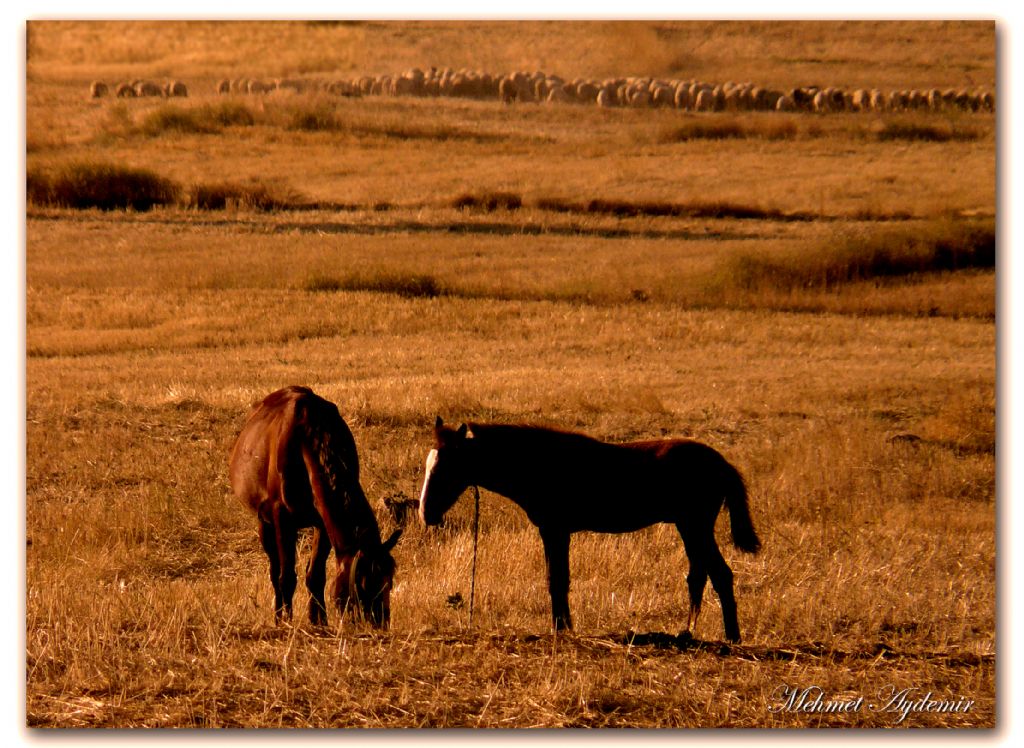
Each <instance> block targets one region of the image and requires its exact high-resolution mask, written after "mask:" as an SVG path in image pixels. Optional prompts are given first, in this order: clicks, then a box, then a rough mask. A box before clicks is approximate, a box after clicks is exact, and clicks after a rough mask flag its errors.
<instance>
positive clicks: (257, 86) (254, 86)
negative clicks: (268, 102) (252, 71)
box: [247, 79, 274, 94]
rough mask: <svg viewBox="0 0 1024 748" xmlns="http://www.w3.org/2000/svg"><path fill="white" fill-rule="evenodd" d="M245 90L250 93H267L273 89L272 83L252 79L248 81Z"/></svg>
mask: <svg viewBox="0 0 1024 748" xmlns="http://www.w3.org/2000/svg"><path fill="white" fill-rule="evenodd" d="M247 90H248V92H249V93H251V94H268V93H270V92H271V91H273V90H274V84H273V83H266V82H264V81H261V80H256V79H253V80H250V81H249V82H248V89H247Z"/></svg>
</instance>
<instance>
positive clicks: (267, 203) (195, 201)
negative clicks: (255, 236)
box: [186, 180, 309, 211]
mask: <svg viewBox="0 0 1024 748" xmlns="http://www.w3.org/2000/svg"><path fill="white" fill-rule="evenodd" d="M186 204H187V205H188V207H190V208H197V209H199V210H224V209H225V208H248V209H250V210H263V211H272V210H289V209H297V208H305V207H309V202H308V201H307V200H306V198H305V197H304V196H303V195H301V194H300V193H299V192H296V191H295V190H293V189H291V188H290V187H288V186H287V185H283V184H268V183H266V182H262V181H259V180H252V181H249V182H246V183H244V184H240V183H237V182H215V183H210V184H199V185H196V186H195V187H193V188H192V189H191V190H190V191H189V195H188V200H187V203H186Z"/></svg>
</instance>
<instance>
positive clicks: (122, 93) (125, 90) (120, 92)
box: [115, 83, 135, 99]
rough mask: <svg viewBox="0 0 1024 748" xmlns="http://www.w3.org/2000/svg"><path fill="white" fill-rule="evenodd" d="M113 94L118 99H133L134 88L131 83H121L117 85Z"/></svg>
mask: <svg viewBox="0 0 1024 748" xmlns="http://www.w3.org/2000/svg"><path fill="white" fill-rule="evenodd" d="M115 94H116V95H117V97H118V98H119V99H134V98H135V88H134V87H133V86H132V84H131V83H122V84H121V85H119V86H118V87H117V89H116V91H115Z"/></svg>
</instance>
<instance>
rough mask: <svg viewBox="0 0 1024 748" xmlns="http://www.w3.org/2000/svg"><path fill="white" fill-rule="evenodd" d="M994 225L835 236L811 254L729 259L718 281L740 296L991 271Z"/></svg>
mask: <svg viewBox="0 0 1024 748" xmlns="http://www.w3.org/2000/svg"><path fill="white" fill-rule="evenodd" d="M995 259H996V251H995V224H994V222H993V221H982V222H967V221H952V220H946V221H936V222H935V223H933V224H930V225H928V226H924V227H922V226H920V225H917V226H913V225H911V226H906V227H900V228H898V229H887V230H883V231H879V232H876V233H873V234H869V235H867V236H859V237H849V236H845V237H843V236H840V237H838V238H837V239H836V240H835V242H834V243H832V242H830V243H827V244H823V245H820V246H817V247H815V248H813V249H812V250H810V251H800V252H787V253H773V254H771V255H765V254H740V255H734V256H732V257H731V258H729V259H728V260H726V261H725V263H724V265H723V267H722V268H721V276H720V281H721V283H722V284H723V285H725V286H727V287H738V288H741V289H744V290H756V289H763V288H773V289H776V290H782V291H794V290H799V289H815V290H826V291H827V290H830V289H834V288H837V287H839V286H842V285H846V284H849V283H856V282H860V281H869V280H884V279H888V278H897V277H906V276H912V275H918V274H924V273H935V272H943V271H954V270H964V269H971V268H993V267H995Z"/></svg>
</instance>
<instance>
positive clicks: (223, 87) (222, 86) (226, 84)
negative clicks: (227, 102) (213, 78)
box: [217, 78, 231, 94]
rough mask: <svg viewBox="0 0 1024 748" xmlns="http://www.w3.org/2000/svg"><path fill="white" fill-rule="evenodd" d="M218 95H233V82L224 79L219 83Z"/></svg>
mask: <svg viewBox="0 0 1024 748" xmlns="http://www.w3.org/2000/svg"><path fill="white" fill-rule="evenodd" d="M217 93H219V94H229V93H231V81H229V80H228V79H227V78H224V79H223V80H222V81H220V82H219V83H217Z"/></svg>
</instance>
